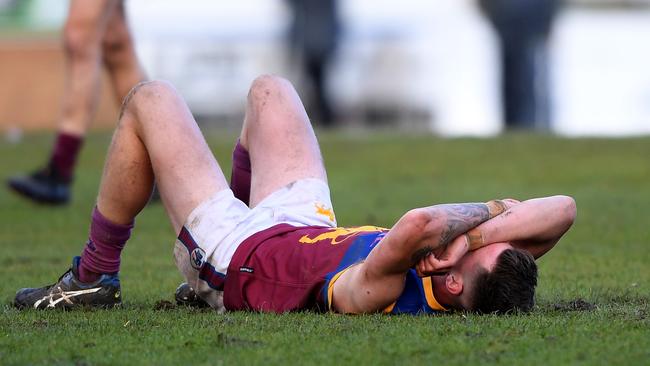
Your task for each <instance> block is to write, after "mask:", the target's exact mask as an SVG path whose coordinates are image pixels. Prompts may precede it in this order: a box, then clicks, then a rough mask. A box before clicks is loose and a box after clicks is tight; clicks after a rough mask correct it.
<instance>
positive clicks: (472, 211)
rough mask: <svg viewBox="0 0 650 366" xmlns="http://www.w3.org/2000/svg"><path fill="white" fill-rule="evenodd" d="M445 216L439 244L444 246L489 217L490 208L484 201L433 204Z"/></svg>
mask: <svg viewBox="0 0 650 366" xmlns="http://www.w3.org/2000/svg"><path fill="white" fill-rule="evenodd" d="M434 207H435V209H436V211H437V212H442V214H444V215H445V216H446V225H445V227H444V228H443V231H442V233H441V234H440V242H439V243H438V245H439V246H446V245H447V244H449V243H450V242H451V241H452V240H453V239H454V238H455V237H457V236H458V235H460V234H463V233H465V232H467V231H468V230H470V229H473V228H475V227H477V226H478V225H480V224H481V223H483V222H485V221H487V220H489V219H490V210H489V209H488V206H487V205H486V204H484V203H464V204H447V205H438V206H434Z"/></svg>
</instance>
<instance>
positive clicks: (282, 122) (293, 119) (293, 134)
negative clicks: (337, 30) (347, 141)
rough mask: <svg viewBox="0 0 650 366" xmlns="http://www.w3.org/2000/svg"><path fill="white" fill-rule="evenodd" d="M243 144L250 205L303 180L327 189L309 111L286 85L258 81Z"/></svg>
mask: <svg viewBox="0 0 650 366" xmlns="http://www.w3.org/2000/svg"><path fill="white" fill-rule="evenodd" d="M240 144H241V145H242V147H243V148H244V149H245V150H248V151H249V153H250V161H251V170H252V176H251V191H250V206H251V207H255V206H256V205H257V204H258V203H259V202H260V201H262V200H263V199H264V198H266V197H267V196H268V195H269V194H271V193H273V192H274V191H276V190H278V189H280V188H282V187H284V186H286V185H287V184H289V183H292V182H295V181H297V180H300V179H306V178H315V179H318V180H321V181H323V182H324V183H325V184H327V174H326V172H325V167H324V165H323V158H322V157H321V153H320V148H319V146H318V141H317V140H316V135H315V134H314V130H313V129H312V126H311V123H310V122H309V118H308V117H307V113H306V112H305V108H304V107H303V105H302V102H301V101H300V98H299V97H298V94H297V93H296V91H295V89H294V88H293V86H292V85H291V83H289V82H288V81H287V80H285V79H282V78H279V77H275V76H261V77H258V78H257V79H256V80H255V81H254V82H253V85H252V86H251V89H250V92H249V94H248V102H247V106H246V117H245V120H244V126H243V129H242V133H241V137H240Z"/></svg>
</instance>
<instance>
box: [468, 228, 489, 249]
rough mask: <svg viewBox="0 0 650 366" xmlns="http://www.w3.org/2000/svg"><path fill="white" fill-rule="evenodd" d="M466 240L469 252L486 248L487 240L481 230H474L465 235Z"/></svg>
mask: <svg viewBox="0 0 650 366" xmlns="http://www.w3.org/2000/svg"><path fill="white" fill-rule="evenodd" d="M465 238H466V239H467V247H468V249H467V250H468V251H470V252H471V251H473V250H476V249H479V248H482V247H484V246H485V240H484V239H483V233H482V232H481V230H480V229H479V228H474V229H472V230H470V231H468V232H466V233H465Z"/></svg>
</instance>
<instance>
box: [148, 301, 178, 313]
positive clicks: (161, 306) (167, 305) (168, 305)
mask: <svg viewBox="0 0 650 366" xmlns="http://www.w3.org/2000/svg"><path fill="white" fill-rule="evenodd" d="M153 309H154V310H159V311H165V310H174V309H176V304H174V303H173V302H171V301H167V300H159V301H157V302H156V304H155V305H154V306H153Z"/></svg>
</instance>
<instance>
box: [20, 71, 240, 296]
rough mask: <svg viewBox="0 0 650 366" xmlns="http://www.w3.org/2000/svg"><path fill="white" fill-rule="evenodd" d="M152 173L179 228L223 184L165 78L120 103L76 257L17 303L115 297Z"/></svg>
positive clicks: (25, 291)
mask: <svg viewBox="0 0 650 366" xmlns="http://www.w3.org/2000/svg"><path fill="white" fill-rule="evenodd" d="M154 174H155V176H156V179H157V182H158V184H159V188H160V191H161V194H162V199H163V203H164V204H165V208H166V210H167V214H168V215H169V218H170V221H171V223H172V225H173V227H174V230H176V232H179V231H180V228H181V225H182V223H183V222H184V221H185V219H186V218H187V216H188V215H189V213H190V212H191V211H192V210H193V209H194V208H195V207H196V206H197V205H198V204H199V203H201V202H203V201H205V200H206V199H207V198H209V197H211V196H213V195H214V194H215V193H217V192H219V191H221V190H224V189H227V188H228V185H227V183H226V180H225V178H224V176H223V173H222V172H221V169H220V167H219V165H218V163H217V162H216V160H215V159H214V156H213V155H212V153H211V151H210V149H209V147H208V146H207V144H206V142H205V140H204V139H203V136H202V135H201V132H200V130H199V128H198V126H197V125H196V122H195V121H194V119H193V118H192V115H191V114H190V111H189V110H188V108H187V106H186V105H185V103H184V101H183V100H182V98H181V97H180V96H179V95H178V94H177V93H176V91H175V90H174V89H173V87H171V86H170V85H169V84H167V83H164V82H149V83H143V84H140V85H138V86H136V87H135V88H134V89H133V91H132V92H131V94H130V95H129V96H128V97H127V98H126V100H125V102H124V106H123V111H122V115H121V118H120V123H119V125H118V127H117V130H116V132H115V135H114V137H113V141H112V143H111V147H110V149H109V153H108V157H107V161H106V166H105V168H104V173H103V176H102V182H101V185H100V190H99V196H98V198H97V206H96V208H95V210H94V212H93V217H92V222H91V227H90V238H89V240H88V243H87V244H86V248H85V249H84V252H83V254H82V257H81V259H80V260H79V259H75V261H74V262H73V268H72V270H71V271H68V272H67V273H66V274H65V275H64V276H62V277H61V279H60V280H59V282H58V283H56V284H54V285H52V286H47V287H43V288H39V289H23V290H21V291H19V292H18V293H17V295H16V299H15V304H16V305H17V306H19V307H35V308H45V307H60V306H74V305H79V304H87V305H112V304H116V303H119V302H120V301H121V299H120V295H119V279H118V277H117V273H118V271H119V264H120V252H121V250H122V248H123V247H124V244H125V243H126V240H128V238H129V235H130V230H131V228H132V226H133V219H134V218H135V216H136V215H137V214H138V213H139V212H140V210H142V208H143V207H144V205H145V204H146V202H147V200H148V198H149V194H150V193H151V189H152V187H153V177H154ZM77 258H78V257H77ZM93 280H94V281H93ZM90 291H93V292H90Z"/></svg>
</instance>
